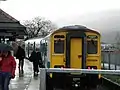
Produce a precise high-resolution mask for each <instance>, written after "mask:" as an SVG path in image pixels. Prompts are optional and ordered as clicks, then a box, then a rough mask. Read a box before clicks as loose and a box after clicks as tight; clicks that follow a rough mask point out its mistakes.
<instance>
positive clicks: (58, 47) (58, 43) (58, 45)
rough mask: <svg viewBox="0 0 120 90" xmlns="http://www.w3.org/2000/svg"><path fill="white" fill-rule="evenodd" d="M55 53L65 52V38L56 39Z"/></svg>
mask: <svg viewBox="0 0 120 90" xmlns="http://www.w3.org/2000/svg"><path fill="white" fill-rule="evenodd" d="M54 53H59V54H62V53H64V40H54Z"/></svg>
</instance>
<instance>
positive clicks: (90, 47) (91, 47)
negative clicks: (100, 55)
mask: <svg viewBox="0 0 120 90" xmlns="http://www.w3.org/2000/svg"><path fill="white" fill-rule="evenodd" d="M97 47H98V44H97V41H94V40H91V41H87V53H88V54H96V53H97Z"/></svg>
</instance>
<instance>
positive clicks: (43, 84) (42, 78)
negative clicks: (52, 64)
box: [39, 68, 120, 90]
mask: <svg viewBox="0 0 120 90" xmlns="http://www.w3.org/2000/svg"><path fill="white" fill-rule="evenodd" d="M47 72H50V73H52V72H59V73H81V74H82V73H86V74H114V75H120V70H95V69H90V70H89V69H68V68H41V70H40V88H39V90H46V73H47Z"/></svg>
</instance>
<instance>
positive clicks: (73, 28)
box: [52, 25, 100, 35]
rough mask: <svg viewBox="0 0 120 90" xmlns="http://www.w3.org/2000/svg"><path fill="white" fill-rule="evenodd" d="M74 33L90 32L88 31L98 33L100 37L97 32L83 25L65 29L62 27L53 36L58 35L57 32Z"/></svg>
mask: <svg viewBox="0 0 120 90" xmlns="http://www.w3.org/2000/svg"><path fill="white" fill-rule="evenodd" d="M70 30H71V31H72V30H75V31H84V32H88V31H91V32H94V33H97V34H99V35H100V33H99V32H97V31H95V30H92V29H89V28H87V27H85V26H82V25H73V26H65V27H62V28H59V29H57V30H56V31H54V32H53V33H52V34H54V33H56V32H60V31H65V32H67V31H70Z"/></svg>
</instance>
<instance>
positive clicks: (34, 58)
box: [29, 51, 42, 76]
mask: <svg viewBox="0 0 120 90" xmlns="http://www.w3.org/2000/svg"><path fill="white" fill-rule="evenodd" d="M29 60H30V61H31V62H33V71H34V76H38V72H39V65H40V64H41V63H42V57H41V53H40V52H35V51H33V52H32V53H31V56H30V57H29Z"/></svg>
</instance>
